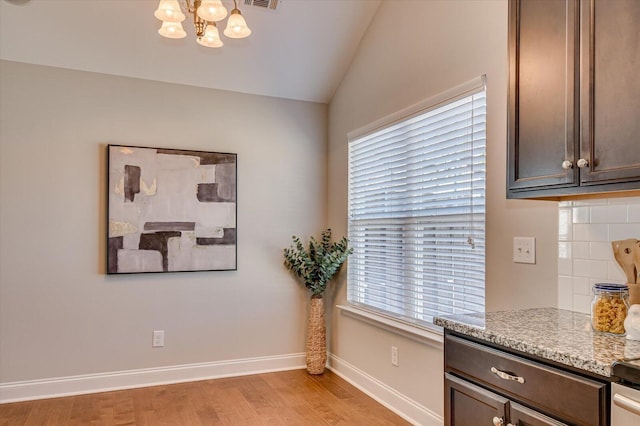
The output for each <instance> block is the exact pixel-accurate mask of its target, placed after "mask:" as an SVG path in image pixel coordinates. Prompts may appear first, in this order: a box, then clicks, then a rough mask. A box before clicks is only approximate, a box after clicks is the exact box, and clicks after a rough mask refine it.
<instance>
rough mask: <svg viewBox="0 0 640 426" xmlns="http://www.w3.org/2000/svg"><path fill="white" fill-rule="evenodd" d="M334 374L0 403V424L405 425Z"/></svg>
mask: <svg viewBox="0 0 640 426" xmlns="http://www.w3.org/2000/svg"><path fill="white" fill-rule="evenodd" d="M408 424H409V423H407V422H406V421H404V420H403V419H402V418H400V417H399V416H397V415H396V414H394V413H393V412H391V411H389V410H388V409H386V408H385V407H383V406H382V405H380V404H378V403H377V402H375V401H374V400H373V399H371V398H370V397H368V396H367V395H365V394H364V393H362V392H360V391H359V390H357V389H356V388H355V387H353V386H351V385H350V384H349V383H347V382H345V381H344V380H342V379H341V378H339V377H338V376H336V375H335V374H333V373H332V372H330V371H327V372H326V373H324V374H323V375H320V376H311V375H308V374H307V372H306V370H294V371H285V372H279V373H268V374H258V375H254V376H244V377H234V378H228V379H217V380H207V381H199V382H190V383H181V384H175V385H165V386H154V387H148V388H141V389H132V390H124V391H114V392H105V393H97V394H90V395H81V396H71V397H65V398H53V399H44V400H38V401H27V402H17V403H11V404H2V405H0V425H1V426H22V425H65V426H66V425H83V426H84V425H101V426H102V425H137V426H142V425H145V426H146V425H152V426H161V425H172V426H173V425H181V426H182V425H185V426H192V425H193V426H198V425H242V426H252V425H269V426H271V425H367V426H369V425H408Z"/></svg>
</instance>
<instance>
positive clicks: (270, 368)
mask: <svg viewBox="0 0 640 426" xmlns="http://www.w3.org/2000/svg"><path fill="white" fill-rule="evenodd" d="M305 362H306V360H305V354H304V353H295V354H286V355H276V356H268V357H256V358H244V359H234V360H227V361H215V362H204V363H198V364H183V365H172V366H167V367H156V368H144V369H139V370H127V371H114V372H109V373H99V374H86V375H80V376H69V377H57V378H51V379H43V380H28V381H23V382H11V383H2V384H0V403H8V402H17V401H28V400H34V399H43V398H53V397H60V396H71V395H81V394H88V393H96V392H107V391H113V390H121V389H133V388H140V387H146V386H157V385H166V384H171V383H182V382H192V381H197V380H209V379H219V378H223V377H235V376H247V375H250V374H260V373H270V372H274V371H285V370H297V369H301V368H305Z"/></svg>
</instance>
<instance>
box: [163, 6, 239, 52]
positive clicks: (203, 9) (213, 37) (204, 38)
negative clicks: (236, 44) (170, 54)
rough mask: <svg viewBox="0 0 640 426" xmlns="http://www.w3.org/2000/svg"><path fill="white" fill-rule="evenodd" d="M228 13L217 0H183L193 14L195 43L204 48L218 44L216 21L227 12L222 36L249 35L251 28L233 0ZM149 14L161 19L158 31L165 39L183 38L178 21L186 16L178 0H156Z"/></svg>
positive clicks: (222, 17)
mask: <svg viewBox="0 0 640 426" xmlns="http://www.w3.org/2000/svg"><path fill="white" fill-rule="evenodd" d="M233 6H234V7H233V9H232V10H231V12H230V13H229V12H228V11H227V8H226V7H224V5H223V4H222V2H221V1H220V0H193V2H192V1H191V0H186V9H187V13H188V14H190V15H192V16H193V26H194V28H195V31H196V42H197V43H198V44H200V45H201V46H205V47H222V46H223V45H224V43H223V42H222V40H221V39H220V33H219V31H218V28H217V26H216V22H219V21H222V20H223V19H225V18H226V17H227V15H229V19H228V20H227V27H226V28H225V30H224V35H225V36H227V37H229V38H244V37H248V36H249V34H251V30H250V29H249V27H248V26H247V22H246V21H245V20H244V17H243V16H242V13H241V12H240V9H238V5H237V3H236V0H233ZM153 16H155V17H156V18H158V19H159V20H161V21H162V26H161V27H160V29H159V30H158V33H159V34H160V35H161V36H163V37H167V38H184V37H186V36H187V33H186V32H185V30H184V28H183V27H182V21H184V20H185V19H186V15H185V14H184V13H183V12H182V9H181V7H180V3H178V0H160V3H159V4H158V8H157V9H156V11H155V12H154V13H153Z"/></svg>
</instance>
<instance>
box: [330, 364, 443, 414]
mask: <svg viewBox="0 0 640 426" xmlns="http://www.w3.org/2000/svg"><path fill="white" fill-rule="evenodd" d="M328 368H329V369H330V370H331V371H333V372H334V373H335V374H337V375H338V376H340V377H342V378H343V379H344V380H346V381H347V382H349V383H351V384H352V385H353V386H355V387H356V388H358V389H360V390H361V391H362V392H364V393H366V394H367V395H369V396H370V397H371V398H373V399H375V400H376V401H378V402H379V403H380V404H382V405H384V406H385V407H387V408H388V409H390V410H391V411H393V412H394V413H396V414H398V415H399V416H400V417H402V418H403V419H405V420H406V421H408V422H410V423H412V424H414V425H420V426H442V425H443V424H444V419H443V418H442V417H441V416H439V415H438V414H436V413H434V412H433V411H431V410H429V409H428V408H427V407H425V406H424V405H421V404H419V403H418V402H416V401H414V400H412V399H411V398H409V397H407V396H405V395H403V394H401V393H400V392H398V391H396V390H395V389H393V388H392V387H390V386H388V385H386V384H385V383H382V382H381V381H379V380H378V379H376V378H375V377H373V376H370V375H369V374H367V373H365V372H364V371H362V370H360V369H358V368H357V367H355V366H353V365H352V364H349V363H348V362H347V361H345V360H343V359H340V358H339V357H337V356H335V355H333V354H329V364H328Z"/></svg>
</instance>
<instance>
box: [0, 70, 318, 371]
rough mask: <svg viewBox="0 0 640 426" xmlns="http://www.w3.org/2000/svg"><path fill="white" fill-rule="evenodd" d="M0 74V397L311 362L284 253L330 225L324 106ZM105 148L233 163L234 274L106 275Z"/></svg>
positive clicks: (82, 76) (301, 301) (105, 80)
mask: <svg viewBox="0 0 640 426" xmlns="http://www.w3.org/2000/svg"><path fill="white" fill-rule="evenodd" d="M0 66H1V70H0V71H1V72H0V87H1V90H2V96H1V97H0V101H1V104H0V113H1V115H0V120H1V123H2V126H1V134H0V233H1V235H2V239H1V245H0V265H1V267H0V336H1V337H2V344H1V345H0V359H1V360H2V362H0V382H2V383H6V382H13V381H24V380H30V379H43V378H51V377H63V376H71V375H79V374H88V373H99V372H111V371H121V370H129V369H139V368H152V367H158V366H168V365H178V364H189V363H199V362H213V361H219V360H234V359H241V358H249V357H261V356H265V357H268V356H272V355H274V356H275V355H282V354H292V353H300V352H303V351H304V334H305V332H304V330H305V323H306V303H305V302H306V300H307V295H306V293H305V291H304V290H303V289H302V287H301V286H300V285H299V284H298V283H297V282H295V281H294V280H293V278H292V277H291V276H290V275H289V273H288V272H287V271H286V269H285V268H284V267H283V266H282V260H283V258H282V248H283V247H286V246H288V245H289V243H290V237H291V235H292V234H296V235H309V234H312V233H314V234H315V233H318V232H319V231H320V230H321V229H322V225H323V224H324V223H325V222H326V214H325V211H326V210H325V206H326V198H325V197H326V137H327V136H326V132H327V107H326V105H322V104H314V103H307V102H298V101H289V100H283V99H276V98H267V97H260V96H251V95H243V94H237V93H232V92H223V91H216V90H209V89H198V88H194V87H189V86H179V85H172V84H166V83H158V82H150V81H145V80H137V79H131V78H122V77H113V76H107V75H101V74H94V73H86V72H78V71H69V70H62V69H57V68H48V67H42V66H34V65H26V64H20V63H15V62H6V61H3V62H1V63H0ZM108 143H113V144H122V145H139V146H152V147H166V148H183V149H195V150H204V151H221V152H234V153H237V154H238V222H237V223H238V271H237V272H192V273H170V274H148V275H145V274H143V275H124V276H122V275H120V276H106V275H105V274H104V273H105V262H104V258H105V185H106V184H105V174H106V170H105V169H106V144H108ZM158 329H161V330H165V332H166V338H165V340H166V342H165V343H166V346H165V347H164V348H161V349H152V348H151V333H152V330H158Z"/></svg>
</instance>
